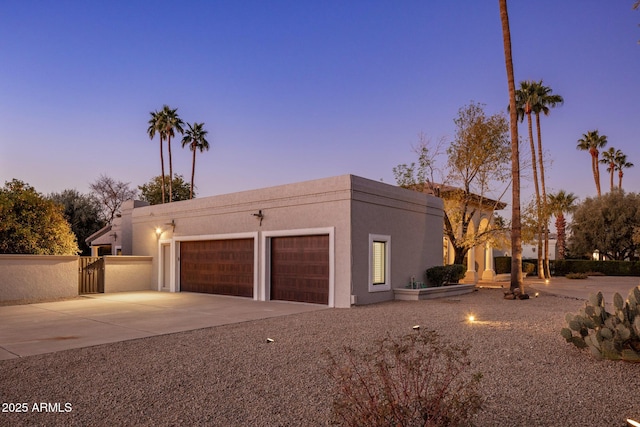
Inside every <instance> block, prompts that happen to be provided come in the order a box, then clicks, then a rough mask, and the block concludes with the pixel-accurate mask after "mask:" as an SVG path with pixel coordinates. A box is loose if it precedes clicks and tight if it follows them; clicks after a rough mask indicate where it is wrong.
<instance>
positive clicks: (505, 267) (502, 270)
mask: <svg viewBox="0 0 640 427" xmlns="http://www.w3.org/2000/svg"><path fill="white" fill-rule="evenodd" d="M537 262H538V261H537V260H536V261H528V260H522V271H523V272H524V273H527V275H531V274H534V273H536V264H537ZM494 266H495V269H496V274H508V273H511V257H510V256H497V257H495V259H494Z"/></svg>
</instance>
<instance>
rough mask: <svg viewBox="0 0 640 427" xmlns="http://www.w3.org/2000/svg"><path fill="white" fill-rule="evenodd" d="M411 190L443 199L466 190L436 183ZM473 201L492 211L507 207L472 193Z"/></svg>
mask: <svg viewBox="0 0 640 427" xmlns="http://www.w3.org/2000/svg"><path fill="white" fill-rule="evenodd" d="M409 189H410V190H415V191H419V192H421V193H425V194H430V195H432V196H436V197H440V198H442V199H446V198H447V196H448V195H450V196H455V195H458V194H464V190H463V189H462V188H458V187H453V186H451V185H446V184H438V183H435V182H427V183H424V184H417V185H415V186H413V187H409ZM470 196H471V200H472V201H474V202H475V203H476V204H478V205H482V206H484V207H488V208H490V209H495V210H502V209H504V208H505V207H507V204H506V203H504V202H501V201H499V200H493V199H490V198H489V197H486V196H482V195H478V194H474V193H470Z"/></svg>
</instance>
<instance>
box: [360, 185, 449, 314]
mask: <svg viewBox="0 0 640 427" xmlns="http://www.w3.org/2000/svg"><path fill="white" fill-rule="evenodd" d="M351 215H352V221H353V228H352V248H353V265H352V275H353V288H354V290H353V292H354V295H355V296H356V304H370V303H375V302H382V301H388V300H392V299H393V288H394V287H398V288H400V287H404V286H405V285H406V284H408V283H409V282H410V280H411V277H412V276H413V277H415V280H417V281H425V278H424V275H425V270H426V269H427V268H429V267H432V266H435V265H441V264H442V236H443V226H442V221H443V220H442V216H443V215H442V200H441V199H439V198H436V197H433V196H429V195H426V194H423V193H419V192H415V191H410V190H405V189H402V188H399V187H395V186H391V185H387V184H383V183H379V182H376V181H371V180H366V179H362V178H359V177H353V201H352V209H351ZM370 234H376V235H386V236H390V238H391V242H390V250H391V260H390V268H391V272H390V273H391V289H390V290H388V291H381V292H369V270H370V268H371V263H370V260H369V235H370Z"/></svg>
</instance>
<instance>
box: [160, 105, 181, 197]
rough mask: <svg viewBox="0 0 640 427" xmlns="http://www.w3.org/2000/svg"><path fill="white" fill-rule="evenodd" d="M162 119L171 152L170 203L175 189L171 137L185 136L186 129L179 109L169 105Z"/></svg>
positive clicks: (163, 109)
mask: <svg viewBox="0 0 640 427" xmlns="http://www.w3.org/2000/svg"><path fill="white" fill-rule="evenodd" d="M161 115H162V118H161V123H162V127H163V129H164V131H165V136H166V138H167V149H168V151H169V202H171V200H172V196H173V194H172V193H173V189H172V184H171V183H172V182H173V162H172V160H171V137H173V136H175V132H176V131H178V132H180V134H184V129H183V128H182V125H184V122H183V121H182V119H181V118H180V117H178V109H177V108H174V109H173V110H172V109H171V108H169V106H168V105H165V106H163V107H162V112H161Z"/></svg>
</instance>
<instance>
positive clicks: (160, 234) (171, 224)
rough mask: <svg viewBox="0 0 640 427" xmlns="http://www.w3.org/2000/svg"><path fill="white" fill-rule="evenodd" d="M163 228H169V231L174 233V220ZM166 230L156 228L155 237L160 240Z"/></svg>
mask: <svg viewBox="0 0 640 427" xmlns="http://www.w3.org/2000/svg"><path fill="white" fill-rule="evenodd" d="M164 225H165V227H166V226H169V227H171V231H176V221H175V220H173V219H172V220H171V222H168V223H166V224H164ZM165 231H166V230H165V229H164V227H156V236H158V238H160V236H162V233H164V232H165Z"/></svg>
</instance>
